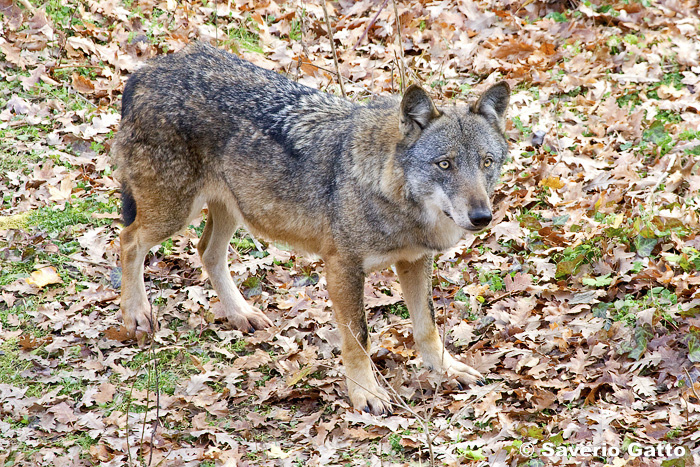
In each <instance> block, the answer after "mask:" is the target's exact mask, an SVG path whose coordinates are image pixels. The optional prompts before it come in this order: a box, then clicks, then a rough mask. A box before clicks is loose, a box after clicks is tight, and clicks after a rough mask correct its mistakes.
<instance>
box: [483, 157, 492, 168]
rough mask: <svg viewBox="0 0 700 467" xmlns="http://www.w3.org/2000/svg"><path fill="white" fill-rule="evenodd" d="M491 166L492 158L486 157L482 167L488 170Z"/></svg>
mask: <svg viewBox="0 0 700 467" xmlns="http://www.w3.org/2000/svg"><path fill="white" fill-rule="evenodd" d="M492 164H493V159H492V158H490V157H487V158H486V159H484V167H485V168H487V169H488V168H489V167H491V165H492Z"/></svg>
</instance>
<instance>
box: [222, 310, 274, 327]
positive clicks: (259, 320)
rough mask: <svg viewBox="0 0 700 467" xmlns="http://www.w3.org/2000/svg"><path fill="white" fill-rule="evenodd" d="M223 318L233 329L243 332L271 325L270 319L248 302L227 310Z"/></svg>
mask: <svg viewBox="0 0 700 467" xmlns="http://www.w3.org/2000/svg"><path fill="white" fill-rule="evenodd" d="M224 319H226V320H227V321H228V322H229V323H230V324H231V326H233V327H234V328H235V329H238V330H239V331H243V332H255V331H256V330H258V329H265V328H267V327H270V326H272V321H271V320H270V318H268V317H267V316H265V313H263V312H262V311H261V310H260V309H258V308H256V307H254V306H253V305H249V304H248V303H246V304H245V305H242V306H240V307H238V308H237V309H236V310H227V312H226V313H225V316H224Z"/></svg>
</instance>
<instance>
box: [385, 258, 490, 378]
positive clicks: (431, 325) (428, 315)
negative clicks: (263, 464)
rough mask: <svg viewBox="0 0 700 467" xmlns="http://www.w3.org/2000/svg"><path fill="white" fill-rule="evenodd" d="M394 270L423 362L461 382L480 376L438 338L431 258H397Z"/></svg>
mask: <svg viewBox="0 0 700 467" xmlns="http://www.w3.org/2000/svg"><path fill="white" fill-rule="evenodd" d="M396 270H397V271H398V273H399V282H400V284H401V290H402V291H403V296H404V300H405V302H406V306H407V307H408V312H409V313H410V315H411V320H412V321H413V338H414V340H415V342H416V345H417V346H418V351H419V352H420V354H421V356H422V357H423V362H424V363H425V365H426V366H427V367H428V368H431V369H435V370H437V371H446V372H447V374H448V375H450V376H451V377H453V378H456V379H457V381H459V382H460V384H463V385H467V384H471V383H475V382H476V381H478V380H480V379H482V376H481V374H480V373H479V372H478V371H476V370H475V369H473V368H472V367H470V366H469V365H465V364H464V363H462V362H460V361H458V360H455V359H454V357H452V355H450V354H449V352H447V350H446V349H444V347H443V344H442V340H440V335H439V334H438V330H437V325H436V324H435V311H434V308H433V297H432V293H431V290H432V286H431V284H432V281H431V277H432V271H433V260H432V257H431V256H424V257H423V258H421V259H418V260H417V261H415V262H407V261H399V262H397V263H396Z"/></svg>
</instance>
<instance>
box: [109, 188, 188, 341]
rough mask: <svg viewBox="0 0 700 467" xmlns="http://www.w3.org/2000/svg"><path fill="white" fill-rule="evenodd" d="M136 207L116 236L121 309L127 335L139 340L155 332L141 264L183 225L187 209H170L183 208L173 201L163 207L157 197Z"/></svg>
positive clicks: (141, 201)
mask: <svg viewBox="0 0 700 467" xmlns="http://www.w3.org/2000/svg"><path fill="white" fill-rule="evenodd" d="M136 206H137V212H136V216H135V219H134V221H133V222H132V223H131V224H129V225H128V226H127V227H125V228H124V229H123V230H122V231H121V233H120V234H119V240H120V245H121V266H122V286H121V304H120V308H121V311H122V319H123V320H124V327H125V328H126V331H127V334H129V335H130V336H132V337H136V338H138V339H139V340H141V339H142V338H144V337H145V335H147V334H149V333H151V332H153V331H155V330H157V329H158V323H157V322H156V320H155V316H154V315H153V313H152V309H151V304H150V302H149V301H148V296H147V295H146V286H145V284H144V281H143V273H144V268H143V261H144V259H145V257H146V253H148V250H150V249H151V248H153V247H154V246H156V245H158V244H159V243H161V242H163V241H165V240H167V239H168V238H170V237H171V236H173V235H174V234H175V233H177V232H178V231H179V230H180V229H182V228H183V227H184V226H185V223H186V222H187V209H180V210H178V209H173V208H172V206H182V204H180V203H176V202H173V203H172V204H171V205H170V209H169V208H168V207H166V206H164V205H163V203H162V201H161V196H160V194H159V196H151V197H150V198H146V197H141V198H137V199H136Z"/></svg>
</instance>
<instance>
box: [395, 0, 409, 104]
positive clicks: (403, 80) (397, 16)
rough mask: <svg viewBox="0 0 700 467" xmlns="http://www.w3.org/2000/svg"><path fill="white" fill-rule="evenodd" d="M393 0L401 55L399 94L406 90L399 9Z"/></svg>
mask: <svg viewBox="0 0 700 467" xmlns="http://www.w3.org/2000/svg"><path fill="white" fill-rule="evenodd" d="M392 1H393V2H394V16H395V17H396V38H397V42H398V44H397V45H398V48H399V55H400V56H401V62H400V64H399V73H400V74H401V94H403V93H404V91H405V90H406V72H405V69H406V62H405V61H404V57H403V43H402V42H401V18H399V9H398V7H397V6H396V0H392Z"/></svg>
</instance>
